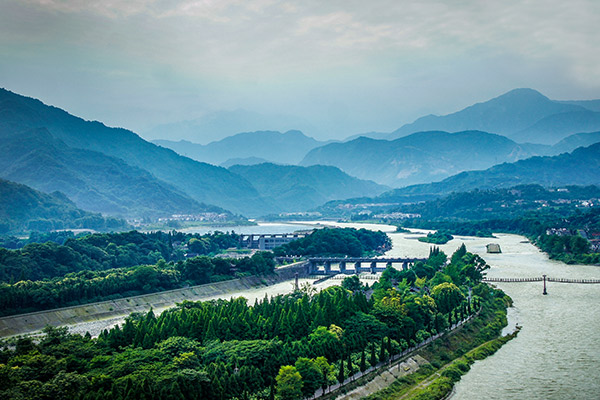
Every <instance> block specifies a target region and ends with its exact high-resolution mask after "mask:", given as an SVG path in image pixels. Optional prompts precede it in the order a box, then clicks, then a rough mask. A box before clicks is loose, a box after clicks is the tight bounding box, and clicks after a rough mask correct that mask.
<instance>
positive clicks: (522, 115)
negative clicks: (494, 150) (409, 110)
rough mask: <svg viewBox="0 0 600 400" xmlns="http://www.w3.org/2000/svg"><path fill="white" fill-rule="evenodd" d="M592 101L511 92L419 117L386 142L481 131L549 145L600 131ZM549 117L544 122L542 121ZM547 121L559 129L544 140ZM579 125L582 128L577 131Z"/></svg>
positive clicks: (518, 91) (534, 93)
mask: <svg viewBox="0 0 600 400" xmlns="http://www.w3.org/2000/svg"><path fill="white" fill-rule="evenodd" d="M595 102H596V101H589V102H578V101H571V102H559V101H553V100H550V99H549V98H548V97H546V96H544V95H542V94H541V93H539V92H537V91H535V90H532V89H515V90H512V91H510V92H508V93H505V94H503V95H501V96H499V97H496V98H494V99H491V100H489V101H486V102H482V103H477V104H474V105H472V106H469V107H467V108H465V109H463V110H461V111H458V112H455V113H452V114H448V115H443V116H435V115H428V116H426V117H422V118H419V119H417V120H416V121H415V122H413V123H411V124H406V125H404V126H402V127H401V128H399V129H398V130H396V131H394V132H392V133H391V134H390V136H389V139H396V138H398V137H402V136H406V135H409V134H411V133H414V132H420V131H431V130H443V131H448V132H458V131H464V130H481V131H485V132H492V133H497V134H500V135H504V136H507V137H509V138H511V139H513V140H517V141H531V142H533V143H546V144H553V143H555V142H557V141H559V140H560V139H562V138H564V137H565V136H568V135H569V134H572V133H577V132H582V131H588V130H594V131H597V130H600V125H598V119H597V117H598V116H597V115H595V112H594V111H593V109H595V106H596V103H595ZM586 105H587V107H589V108H587V107H586ZM551 116H552V118H550V120H547V121H548V122H543V120H544V119H546V118H549V117H551ZM549 121H553V122H554V123H558V124H559V125H560V126H561V128H560V129H556V130H550V131H549V132H548V137H547V138H546V132H545V131H544V129H548V128H551V126H549V125H548V124H549V123H550V122H549ZM538 123H539V124H540V125H537V126H536V124H538ZM570 124H573V125H572V126H571V125H570ZM583 126H586V128H585V129H581V128H582V127H583ZM560 135H563V136H560Z"/></svg>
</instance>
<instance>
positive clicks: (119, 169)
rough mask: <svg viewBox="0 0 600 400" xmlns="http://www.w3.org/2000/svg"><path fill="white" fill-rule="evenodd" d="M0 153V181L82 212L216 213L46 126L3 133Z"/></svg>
mask: <svg viewBox="0 0 600 400" xmlns="http://www.w3.org/2000/svg"><path fill="white" fill-rule="evenodd" d="M0 153H1V154H2V157H0V176H1V177H2V178H5V179H9V180H12V181H15V182H19V183H23V184H26V185H28V186H31V187H33V188H35V189H37V190H41V191H43V192H46V193H51V192H54V191H61V192H62V193H65V194H66V195H67V196H68V197H69V198H70V199H72V200H73V201H74V202H75V204H77V206H78V207H80V208H83V209H85V210H89V211H94V212H101V213H106V214H111V215H120V216H128V217H141V216H148V217H152V216H165V215H169V214H173V213H183V212H194V211H195V212H202V211H217V210H219V209H217V208H216V207H207V206H204V205H201V204H199V203H198V202H196V201H194V200H193V199H191V198H190V197H189V196H187V195H185V194H184V193H182V192H180V191H179V190H177V189H176V188H174V187H172V186H171V185H168V184H166V183H164V182H161V181H159V180H158V179H156V178H155V177H154V176H152V175H151V174H150V173H148V172H147V171H145V170H143V169H141V168H137V167H132V166H130V165H128V164H126V163H125V162H124V161H122V160H120V159H118V158H115V157H109V156H106V155H104V154H102V153H99V152H96V151H90V150H84V149H75V148H71V147H69V146H67V145H66V144H65V143H64V142H63V141H61V140H59V139H56V138H54V137H53V136H52V135H51V134H50V133H49V132H48V130H47V129H45V128H38V129H31V130H28V131H25V132H17V133H12V134H7V133H4V134H3V135H2V136H1V140H0Z"/></svg>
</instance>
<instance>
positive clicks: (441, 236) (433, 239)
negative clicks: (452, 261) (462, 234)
mask: <svg viewBox="0 0 600 400" xmlns="http://www.w3.org/2000/svg"><path fill="white" fill-rule="evenodd" d="M452 239H454V236H452V235H451V234H450V233H449V232H448V231H446V230H439V231H436V232H432V233H428V234H427V236H425V237H420V238H419V242H425V243H433V244H446V243H448V242H449V241H451V240H452Z"/></svg>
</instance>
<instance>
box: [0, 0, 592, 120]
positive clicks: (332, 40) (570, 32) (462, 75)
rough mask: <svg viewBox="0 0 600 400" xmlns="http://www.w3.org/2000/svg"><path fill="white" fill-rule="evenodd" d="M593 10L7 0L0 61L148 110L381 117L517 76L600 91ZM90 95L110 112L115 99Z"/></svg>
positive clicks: (17, 72)
mask: <svg viewBox="0 0 600 400" xmlns="http://www.w3.org/2000/svg"><path fill="white" fill-rule="evenodd" d="M598 16H600V2H598V1H596V0H572V1H570V2H564V0H563V1H557V0H525V1H523V0H505V1H485V0H484V1H482V0H462V1H459V0H455V1H441V0H439V1H437V0H421V1H398V0H373V1H369V2H364V1H356V0H330V1H326V2H323V1H316V0H306V1H302V2H289V1H277V0H254V1H252V0H250V1H242V0H204V1H170V0H146V1H144V0H129V1H116V0H106V1H96V2H91V1H87V0H62V1H61V0H7V1H4V2H2V4H0V45H1V46H0V55H1V56H2V59H1V60H0V70H1V71H2V72H3V73H4V76H5V79H6V80H7V83H6V84H10V83H11V82H14V85H16V87H27V88H29V87H31V84H27V83H26V80H27V77H26V72H25V71H29V72H28V73H29V74H31V75H35V78H36V79H44V80H45V81H46V82H48V83H47V85H48V89H47V93H51V92H52V89H51V88H52V87H54V86H53V85H56V87H59V86H60V83H63V86H64V84H65V82H67V81H68V80H69V79H71V77H73V76H78V77H79V79H80V84H79V85H78V87H80V88H81V90H82V91H84V90H85V89H86V87H87V88H88V89H90V90H91V89H92V88H93V89H96V88H97V87H110V88H111V96H117V95H118V93H119V90H121V91H122V92H123V93H124V95H123V97H124V98H126V99H127V100H128V101H135V96H133V95H131V93H135V92H139V93H144V94H145V96H146V98H144V99H140V104H144V105H145V107H146V109H148V110H151V111H149V113H148V115H149V116H148V117H146V119H147V120H153V119H155V118H158V116H157V113H156V110H157V109H160V107H161V106H162V107H163V108H164V109H165V115H169V117H176V116H177V115H180V116H181V117H184V118H188V119H190V118H193V117H195V116H196V115H187V114H186V115H183V112H184V111H183V110H186V111H185V112H187V113H194V112H196V113H201V112H209V111H216V110H218V109H221V108H225V109H235V108H246V109H251V110H254V111H259V112H265V111H269V110H271V109H276V111H277V112H281V113H285V111H286V110H288V109H291V110H293V111H294V112H295V113H298V114H300V115H301V116H302V117H305V118H308V119H314V120H315V124H319V123H320V121H326V120H327V121H335V120H342V119H344V120H347V119H353V122H352V125H351V124H350V122H348V124H347V125H351V126H360V127H361V129H362V127H367V126H369V125H370V124H372V125H377V126H373V129H385V128H386V127H390V128H393V124H400V123H402V122H407V120H403V119H411V118H414V117H417V116H418V114H419V113H421V112H424V111H429V112H445V111H454V110H456V109H458V108H459V107H460V106H463V105H467V104H469V102H470V101H472V100H479V101H481V100H485V99H486V98H487V97H488V96H494V95H498V94H500V93H499V92H498V91H499V90H509V89H511V88H513V87H515V86H535V85H537V86H536V88H537V89H539V90H542V91H543V92H544V93H546V94H548V95H550V96H554V97H562V98H569V97H570V98H576V97H584V96H597V94H596V93H597V92H598V90H599V89H600V69H598V68H597V65H599V63H600V49H599V48H598V47H599V45H598V43H600V34H599V33H598V29H597V27H596V25H597V19H598ZM24 64H27V67H26V68H25V67H23V65H24ZM30 80H31V78H30ZM473 82H477V86H476V87H475V86H473V87H468V88H465V85H467V86H468V85H469V84H470V83H472V84H473V85H474V83H473ZM86 85H87V86H86ZM125 93H126V94H125ZM151 93H155V94H156V103H154V104H152V102H151V99H148V95H149V94H151ZM174 93H176V94H174ZM31 94H32V95H34V94H35V93H31ZM63 96H68V94H64V95H63ZM82 97H83V96H82V95H79V96H78V97H77V98H76V99H75V98H73V99H72V100H71V103H72V104H83V105H82V106H81V107H84V106H85V101H86V100H85V99H82ZM415 99H418V101H416V100H415ZM96 101H97V102H99V103H98V104H97V105H96V106H95V107H96V108H95V109H94V110H93V111H94V112H95V111H97V110H100V109H101V108H102V107H106V109H105V110H104V112H103V115H110V113H111V111H110V109H111V101H110V99H109V98H108V97H106V98H105V100H104V102H102V101H101V99H97V100H96ZM194 101H195V103H193V102H194ZM82 102H83V103H82ZM159 102H160V103H159ZM100 103H102V104H100ZM119 106H120V107H124V106H125V104H119ZM140 107H141V106H140ZM169 108H170V109H171V111H169V110H168V109H169ZM112 112H115V113H116V111H114V110H113V111H112ZM90 113H91V111H90ZM123 114H125V113H124V112H122V111H119V115H123ZM136 115H139V117H137V119H136V120H135V121H134V120H133V119H132V120H131V122H130V123H131V124H132V126H133V127H135V126H140V125H139V124H140V122H139V121H140V120H142V119H143V109H140V110H139V113H138V114H136ZM121 118H122V119H120V120H119V123H120V124H121V125H126V124H127V123H128V122H127V117H126V116H125V115H123V116H122V117H121ZM317 120H319V121H317ZM323 123H325V122H323ZM331 125H332V126H335V123H331ZM340 125H342V123H341V122H340ZM356 129H358V128H356ZM367 129H368V128H367Z"/></svg>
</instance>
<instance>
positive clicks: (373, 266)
mask: <svg viewBox="0 0 600 400" xmlns="http://www.w3.org/2000/svg"><path fill="white" fill-rule="evenodd" d="M371 273H372V274H376V273H377V261H371Z"/></svg>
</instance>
